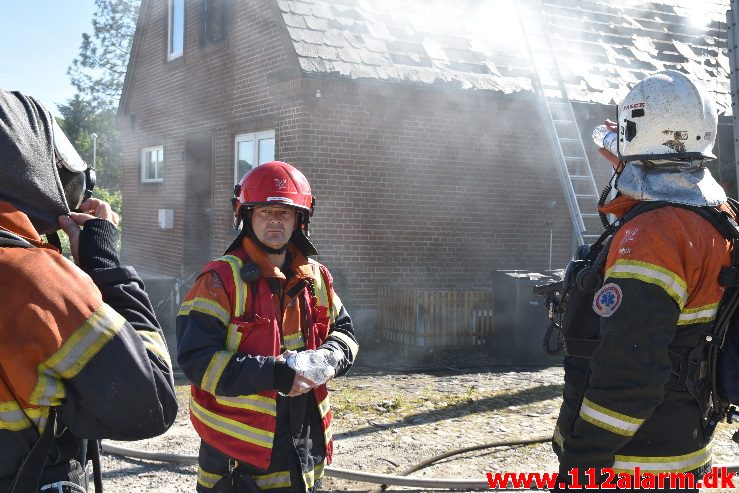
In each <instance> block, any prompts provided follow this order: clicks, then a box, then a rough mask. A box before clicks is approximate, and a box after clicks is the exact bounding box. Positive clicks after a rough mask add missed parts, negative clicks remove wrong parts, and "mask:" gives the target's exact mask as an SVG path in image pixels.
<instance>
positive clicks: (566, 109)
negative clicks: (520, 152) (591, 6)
mask: <svg viewBox="0 0 739 493" xmlns="http://www.w3.org/2000/svg"><path fill="white" fill-rule="evenodd" d="M513 3H514V4H515V5H516V10H517V11H518V19H519V21H520V23H521V31H522V33H523V37H524V40H525V42H526V48H527V50H528V54H529V60H530V61H531V68H532V70H533V73H534V89H535V92H536V94H537V96H538V99H539V105H538V106H539V111H540V113H541V117H542V120H544V124H545V126H546V128H547V130H548V134H549V140H550V144H551V147H552V153H553V155H554V156H555V161H556V166H557V171H558V174H559V178H560V182H561V184H562V189H563V191H564V195H565V199H566V202H567V208H568V209H569V213H570V220H571V222H572V231H573V235H574V240H575V242H576V244H577V246H579V245H584V244H585V243H592V242H593V241H595V240H596V239H597V238H598V237H599V236H600V234H601V232H602V231H603V225H602V224H601V222H600V216H599V214H598V210H597V207H598V198H599V194H598V188H597V186H596V185H595V179H594V178H593V171H592V169H591V168H590V161H589V160H588V155H587V153H586V152H585V146H584V145H583V141H582V137H581V134H580V128H579V127H578V125H577V120H576V119H575V112H574V110H573V109H572V103H571V102H570V98H569V96H568V94H567V88H566V87H565V84H564V81H563V80H562V75H561V73H560V70H559V66H558V64H557V58H556V54H555V52H554V49H553V48H552V43H551V39H550V37H549V29H548V23H547V19H546V15H545V13H544V9H543V6H542V3H541V0H514V2H513Z"/></svg>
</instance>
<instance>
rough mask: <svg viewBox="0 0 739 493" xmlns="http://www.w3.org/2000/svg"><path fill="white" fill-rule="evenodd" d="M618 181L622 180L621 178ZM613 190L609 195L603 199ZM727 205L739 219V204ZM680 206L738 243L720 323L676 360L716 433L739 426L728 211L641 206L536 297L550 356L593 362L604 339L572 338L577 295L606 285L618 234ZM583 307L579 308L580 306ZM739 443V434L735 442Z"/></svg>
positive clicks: (736, 230)
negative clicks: (542, 304) (542, 302)
mask: <svg viewBox="0 0 739 493" xmlns="http://www.w3.org/2000/svg"><path fill="white" fill-rule="evenodd" d="M616 178H617V176H616ZM609 192H610V190H607V191H604V193H603V195H602V196H601V199H603V198H604V197H605V196H606V195H607V194H608V193H609ZM727 203H728V204H729V206H730V207H731V208H732V210H733V212H734V213H735V214H736V215H737V217H739V202H737V201H735V200H734V199H728V201H727ZM667 206H670V207H680V208H683V209H687V210H690V211H692V212H694V213H696V214H698V215H700V216H701V217H702V218H704V219H705V220H707V221H708V222H710V223H711V224H712V225H713V226H714V227H715V228H716V229H717V230H718V231H719V232H720V233H721V235H722V236H724V238H726V239H727V240H728V241H730V242H731V244H732V264H731V266H730V267H724V268H722V270H721V272H720V274H719V283H720V285H721V286H722V287H724V288H725V290H724V294H723V297H722V298H721V300H720V302H719V306H718V312H717V316H716V319H715V320H714V322H713V323H712V324H711V326H710V328H709V329H708V330H707V331H706V332H705V333H704V334H703V336H702V339H701V341H700V342H699V343H698V345H697V346H696V347H694V348H692V350H690V351H689V352H685V353H684V354H677V355H676V356H675V358H674V359H673V358H671V359H672V360H673V373H675V374H676V375H678V378H677V380H676V382H675V383H674V384H675V385H676V386H678V387H680V388H683V389H685V390H687V391H688V392H689V393H690V394H691V395H693V397H694V398H695V399H696V400H697V401H698V403H699V405H701V410H702V412H703V417H704V427H705V430H706V432H707V433H709V434H710V433H713V430H714V429H715V428H716V426H717V425H718V423H719V422H721V421H723V420H724V419H726V420H727V421H728V422H729V423H732V422H735V421H739V411H737V409H736V407H735V405H736V404H739V312H738V311H737V308H739V225H737V222H736V221H735V220H734V218H732V217H731V215H729V214H727V213H726V212H723V211H719V210H718V209H716V208H714V207H698V206H690V205H684V204H678V203H672V202H665V201H654V202H640V203H639V204H637V205H636V206H634V207H633V208H632V209H631V210H629V211H628V212H627V213H626V214H625V215H624V216H623V217H621V218H619V219H618V220H616V221H615V222H613V223H612V224H608V225H607V226H606V228H605V231H604V232H603V234H601V236H600V237H599V238H598V239H597V240H596V241H595V242H594V243H593V244H592V245H582V246H581V247H580V248H579V249H578V251H577V253H576V254H575V257H574V259H573V260H572V261H570V263H569V264H568V266H567V269H566V270H565V274H564V277H563V279H562V281H560V282H556V283H552V284H549V285H545V286H537V287H535V288H534V293H535V294H538V295H541V296H546V303H547V307H548V309H549V319H550V325H549V327H548V329H547V331H546V334H545V340H544V347H545V350H549V351H550V352H549V353H548V354H550V355H554V354H559V353H561V349H562V347H564V348H566V350H567V354H569V355H574V356H580V357H585V358H589V357H590V356H592V354H593V352H594V351H595V349H596V348H597V347H598V345H599V344H600V339H578V338H572V337H567V334H566V332H567V329H568V327H569V325H568V322H571V321H572V320H571V319H572V317H573V316H574V315H573V312H575V311H577V309H578V308H577V306H574V307H573V306H570V309H571V310H572V311H568V301H571V298H572V296H573V293H574V292H575V290H577V291H579V293H577V294H582V295H585V296H590V295H592V294H593V293H595V291H597V290H598V289H599V288H600V287H601V286H602V285H603V282H604V279H603V271H604V267H605V263H606V259H607V257H608V250H609V248H610V244H611V240H612V238H613V236H614V235H615V234H616V232H617V231H618V230H619V229H620V228H621V227H622V226H623V225H624V224H626V223H627V222H628V221H630V220H631V219H633V218H634V217H636V216H637V215H639V214H642V213H645V212H647V211H650V210H654V209H658V208H661V207H667ZM576 304H577V303H576ZM555 330H557V331H558V342H557V344H556V346H555V350H554V351H552V350H551V340H550V339H551V337H552V335H553V333H554V331H555ZM733 439H734V441H736V442H737V443H739V431H737V432H736V433H735V435H734V437H733Z"/></svg>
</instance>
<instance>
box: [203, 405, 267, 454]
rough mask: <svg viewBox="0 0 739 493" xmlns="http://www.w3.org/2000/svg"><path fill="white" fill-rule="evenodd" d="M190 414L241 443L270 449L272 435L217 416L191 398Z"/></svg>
mask: <svg viewBox="0 0 739 493" xmlns="http://www.w3.org/2000/svg"><path fill="white" fill-rule="evenodd" d="M190 412H191V413H192V414H193V416H194V417H196V418H197V419H198V420H199V421H200V422H201V423H203V424H204V425H205V426H207V427H209V428H212V429H214V430H216V431H219V432H221V433H223V434H224V435H228V436H231V437H234V438H236V439H237V440H241V441H243V442H248V443H253V444H255V445H259V446H260V447H265V448H268V449H271V448H272V442H273V440H274V433H272V432H270V431H267V430H260V429H259V428H255V427H253V426H249V425H246V424H244V423H239V422H238V421H235V420H233V419H228V418H225V417H223V416H219V415H217V414H216V413H214V412H212V411H208V410H207V409H205V408H204V407H203V406H201V405H200V404H198V403H197V402H195V400H194V399H193V398H192V397H190Z"/></svg>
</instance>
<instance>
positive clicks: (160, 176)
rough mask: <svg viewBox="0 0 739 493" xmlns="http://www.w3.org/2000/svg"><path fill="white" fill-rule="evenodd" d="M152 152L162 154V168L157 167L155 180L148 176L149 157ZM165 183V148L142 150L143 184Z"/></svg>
mask: <svg viewBox="0 0 739 493" xmlns="http://www.w3.org/2000/svg"><path fill="white" fill-rule="evenodd" d="M152 152H161V153H162V160H161V161H160V162H161V166H159V167H157V168H156V169H155V170H156V176H155V177H154V178H150V177H148V176H146V167H147V164H148V163H149V160H150V158H149V155H150V154H151V153H152ZM163 181H164V146H154V147H146V148H144V149H141V183H161V182H163Z"/></svg>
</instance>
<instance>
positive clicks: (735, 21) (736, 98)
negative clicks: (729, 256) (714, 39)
mask: <svg viewBox="0 0 739 493" xmlns="http://www.w3.org/2000/svg"><path fill="white" fill-rule="evenodd" d="M729 5H730V6H731V9H729V10H727V11H726V28H727V29H726V44H727V47H728V48H729V70H730V74H729V81H730V84H731V85H730V87H731V118H732V123H733V127H734V156H735V158H734V166H735V168H736V171H737V176H739V114H737V113H739V80H737V70H739V32H737V28H738V26H739V1H738V0H731V2H730V3H729ZM737 186H738V187H739V180H737ZM735 192H737V193H739V190H737V191H735Z"/></svg>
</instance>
